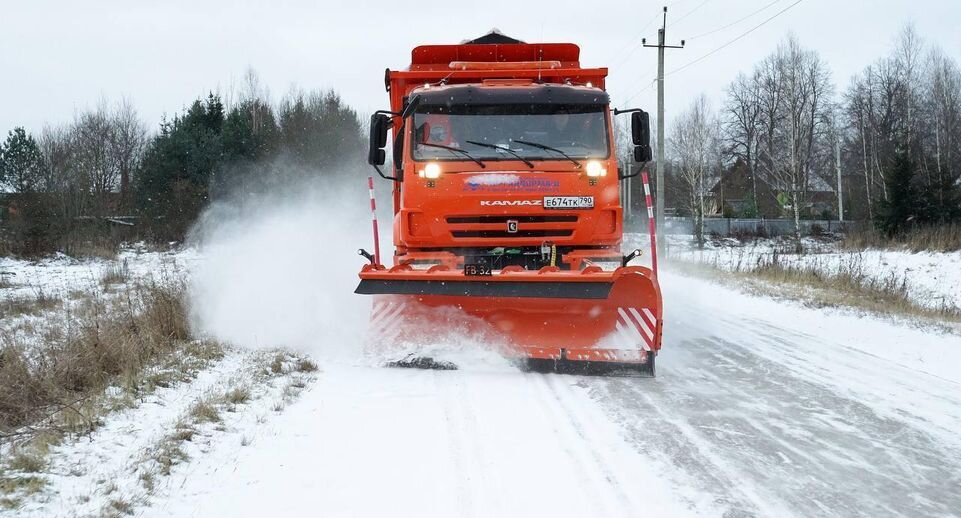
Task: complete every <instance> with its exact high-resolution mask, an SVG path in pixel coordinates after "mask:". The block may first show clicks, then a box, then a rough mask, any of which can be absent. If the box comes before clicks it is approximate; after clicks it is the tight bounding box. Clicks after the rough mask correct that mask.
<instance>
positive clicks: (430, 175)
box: [417, 162, 440, 180]
mask: <svg viewBox="0 0 961 518" xmlns="http://www.w3.org/2000/svg"><path fill="white" fill-rule="evenodd" d="M417 174H418V175H420V177H421V178H427V179H428V180H436V179H438V178H440V166H439V165H437V164H436V163H434V162H428V163H427V165H425V166H424V168H423V169H421V170H420V171H418V173H417Z"/></svg>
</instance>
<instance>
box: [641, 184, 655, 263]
mask: <svg viewBox="0 0 961 518" xmlns="http://www.w3.org/2000/svg"><path fill="white" fill-rule="evenodd" d="M641 180H643V181H644V203H645V204H647V222H648V226H649V227H650V230H649V232H650V233H651V270H653V271H654V277H657V225H656V224H655V222H654V204H653V203H651V184H650V181H649V180H648V177H647V171H644V172H642V173H641Z"/></svg>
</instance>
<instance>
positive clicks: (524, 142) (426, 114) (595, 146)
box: [413, 104, 609, 161]
mask: <svg viewBox="0 0 961 518" xmlns="http://www.w3.org/2000/svg"><path fill="white" fill-rule="evenodd" d="M413 128H414V129H413V131H414V139H413V142H414V146H413V155H414V159H415V160H467V159H468V158H467V156H465V154H464V153H462V152H460V151H466V152H467V153H468V154H469V156H470V159H479V160H518V159H521V160H530V161H533V160H568V159H586V158H606V157H607V156H608V153H609V146H608V138H607V117H606V112H605V108H604V106H603V105H556V104H534V105H531V104H516V105H515V104H512V105H500V106H477V105H463V106H456V105H455V106H421V107H419V108H418V110H417V113H415V114H414V125H413Z"/></svg>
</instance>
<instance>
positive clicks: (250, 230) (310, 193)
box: [189, 163, 389, 359]
mask: <svg viewBox="0 0 961 518" xmlns="http://www.w3.org/2000/svg"><path fill="white" fill-rule="evenodd" d="M257 173H259V174H258V175H257V176H256V177H257V178H269V179H270V180H269V181H268V182H262V181H261V182H253V183H255V184H260V185H256V186H255V187H253V188H252V187H251V183H250V178H251V175H246V177H247V179H246V180H244V181H241V182H237V185H234V186H233V188H232V189H230V191H231V192H230V194H229V195H226V196H223V197H222V198H221V200H220V201H217V202H215V203H213V204H211V206H210V207H209V208H208V209H207V210H206V211H205V212H204V214H202V215H201V218H200V219H199V220H198V223H197V224H196V225H195V227H194V228H193V229H192V231H191V236H190V241H191V243H192V244H193V245H194V246H197V247H198V248H199V249H200V250H201V256H202V259H201V260H200V261H199V262H198V265H197V266H196V268H195V269H194V271H192V272H191V282H190V290H189V295H190V309H191V322H192V325H193V326H194V328H195V329H196V330H197V331H198V332H200V333H201V334H204V335H207V336H211V337H214V338H216V339H219V340H223V341H225V342H227V343H231V344H236V345H240V346H244V347H254V348H256V347H267V348H270V347H289V348H293V349H297V350H301V351H305V352H309V353H311V354H314V355H315V356H319V357H324V358H330V357H340V358H342V359H345V358H346V359H349V358H356V357H357V356H358V355H359V353H360V352H361V351H360V349H361V343H362V339H363V334H364V330H365V328H366V325H367V319H368V316H369V311H370V301H369V300H367V299H366V298H365V297H360V296H358V295H355V294H354V293H353V291H354V288H355V287H356V285H357V272H358V271H359V269H360V266H361V265H362V264H363V258H361V257H360V256H358V255H357V249H358V248H360V247H365V248H369V247H370V243H371V237H370V234H371V230H370V215H369V208H368V207H367V205H368V203H367V196H366V194H367V193H366V190H365V189H364V187H365V186H364V184H365V182H366V175H364V174H359V173H358V174H350V175H328V174H316V173H315V174H310V172H309V171H308V172H304V171H303V170H298V168H296V167H292V166H285V165H282V164H279V163H274V164H271V165H267V166H264V167H263V169H262V170H260V171H257ZM305 178H309V179H305ZM265 183H266V185H264V184H265ZM251 191H254V192H257V193H258V194H251ZM365 209H367V210H368V212H365ZM388 221H389V220H388Z"/></svg>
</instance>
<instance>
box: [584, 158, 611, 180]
mask: <svg viewBox="0 0 961 518" xmlns="http://www.w3.org/2000/svg"><path fill="white" fill-rule="evenodd" d="M586 171H587V176H590V177H592V178H597V177H598V176H607V168H605V167H604V166H603V165H602V164H601V163H600V161H598V160H591V161H589V162H587V169H586Z"/></svg>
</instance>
